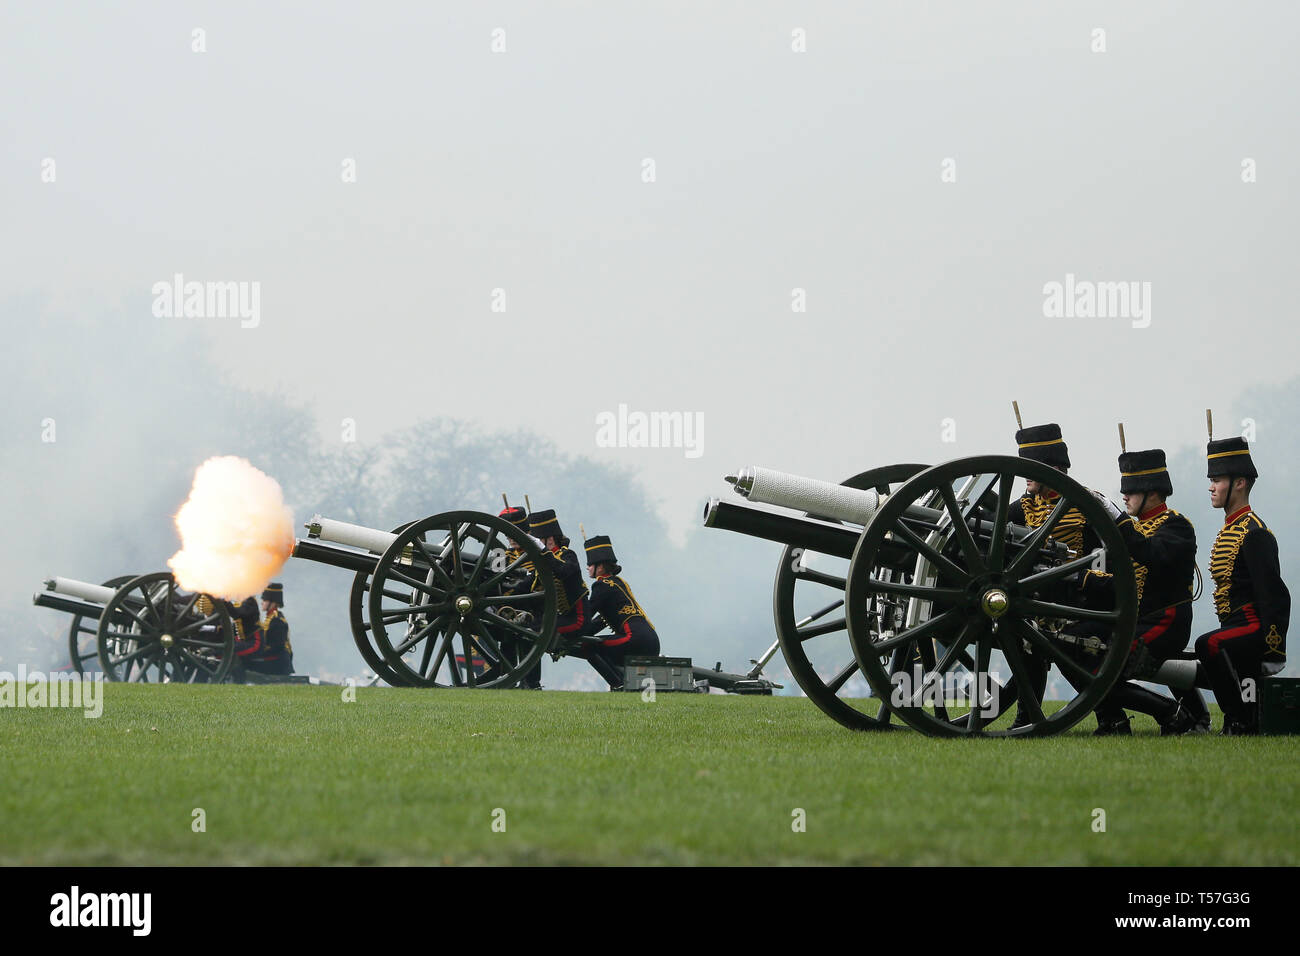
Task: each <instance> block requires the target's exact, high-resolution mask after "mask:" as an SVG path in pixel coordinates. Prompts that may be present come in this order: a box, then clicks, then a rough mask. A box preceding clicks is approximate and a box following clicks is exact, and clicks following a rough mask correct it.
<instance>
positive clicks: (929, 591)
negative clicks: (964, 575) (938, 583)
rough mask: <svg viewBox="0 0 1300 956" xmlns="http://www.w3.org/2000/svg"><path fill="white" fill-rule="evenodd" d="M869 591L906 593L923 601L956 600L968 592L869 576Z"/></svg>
mask: <svg viewBox="0 0 1300 956" xmlns="http://www.w3.org/2000/svg"><path fill="white" fill-rule="evenodd" d="M864 584H865V586H866V588H867V590H868V591H876V592H880V593H885V594H906V595H908V596H909V597H915V598H920V599H921V600H923V601H956V600H959V599H961V598H963V597H965V595H966V592H965V591H963V590H962V589H960V588H939V587H931V586H929V585H927V584H907V583H905V582H903V581H882V580H881V579H880V578H873V577H868V578H867V579H866V581H865V582H864Z"/></svg>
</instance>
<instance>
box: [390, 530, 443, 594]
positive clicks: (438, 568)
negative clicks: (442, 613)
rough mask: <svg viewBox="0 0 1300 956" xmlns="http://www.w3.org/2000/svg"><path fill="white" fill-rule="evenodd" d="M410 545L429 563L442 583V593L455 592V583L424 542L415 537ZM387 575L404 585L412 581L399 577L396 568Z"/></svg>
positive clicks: (427, 591)
mask: <svg viewBox="0 0 1300 956" xmlns="http://www.w3.org/2000/svg"><path fill="white" fill-rule="evenodd" d="M411 543H412V544H414V545H415V546H416V548H418V549H419V552H420V554H422V555H423V556H424V560H425V561H427V562H429V567H430V568H432V569H433V573H434V574H435V575H437V577H438V579H439V580H440V581H441V582H442V585H443V590H444V593H446V592H450V591H454V590H456V583H455V582H454V581H452V579H451V578H450V577H448V576H447V572H446V571H445V570H444V569H443V567H442V564H441V563H440V561H439V559H438V558H435V557H434V556H433V552H432V551H430V550H429V549H428V547H427V546H426V545H425V542H424V540H423V539H422V538H420V537H418V536H417V537H416V538H415V540H414V541H412V542H411ZM388 573H389V575H390V576H391V577H395V578H397V580H399V581H402V582H404V583H408V584H409V583H411V580H413V579H410V578H406V577H405V576H403V575H401V574H400V572H398V571H397V569H396V568H392V569H390V570H389V572H388ZM421 587H422V588H424V589H427V588H430V587H432V585H430V584H424V583H422V584H421ZM425 593H426V594H433V595H435V596H436V594H435V592H433V591H429V590H425Z"/></svg>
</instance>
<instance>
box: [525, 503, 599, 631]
mask: <svg viewBox="0 0 1300 956" xmlns="http://www.w3.org/2000/svg"><path fill="white" fill-rule="evenodd" d="M528 530H529V532H530V533H531V534H532V536H533V537H534V538H537V539H538V540H539V541H541V542H542V546H543V547H544V548H545V549H546V550H545V551H543V552H542V565H541V566H539V567H538V568H537V569H536V572H535V573H536V574H539V575H540V574H546V573H550V574H553V575H554V576H555V586H556V591H557V592H558V593H557V594H556V598H557V599H558V603H557V605H556V612H557V614H558V615H559V616H558V617H557V618H556V622H555V633H557V634H575V635H577V634H582V633H583V630H584V628H585V627H586V626H587V605H586V597H587V585H586V584H584V583H583V580H582V568H581V567H580V566H579V565H578V556H577V555H576V554H574V553H573V552H572V551H570V550H569V539H568V538H566V537H565V536H564V532H563V531H561V530H560V522H559V521H558V520H556V517H555V512H554V511H550V510H547V511H534V512H533V513H532V514H531V515H529V516H528Z"/></svg>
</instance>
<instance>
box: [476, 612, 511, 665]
mask: <svg viewBox="0 0 1300 956" xmlns="http://www.w3.org/2000/svg"><path fill="white" fill-rule="evenodd" d="M474 633H475V634H476V635H477V637H476V638H475V641H477V642H480V643H479V647H480V648H482V650H483V656H484V657H490V658H493V660H492V661H491V662H490V663H495V664H496V665H497V666H498V667H500V666H504V665H505V663H506V656H505V654H503V653H502V652H501V645H499V644H498V643H497V642H496V640H495V639H494V638H493V637H492V634H491V632H490V631H489V630H488V629H487V625H486V624H485V623H484V622H483V621H477V620H476V621H475V622H474Z"/></svg>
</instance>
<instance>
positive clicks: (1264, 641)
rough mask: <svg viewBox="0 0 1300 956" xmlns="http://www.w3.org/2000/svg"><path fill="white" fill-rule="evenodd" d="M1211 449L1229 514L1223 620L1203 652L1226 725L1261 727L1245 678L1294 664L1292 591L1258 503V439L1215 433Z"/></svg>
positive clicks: (1221, 555)
mask: <svg viewBox="0 0 1300 956" xmlns="http://www.w3.org/2000/svg"><path fill="white" fill-rule="evenodd" d="M1207 415H1208V413H1207ZM1206 455H1207V458H1208V465H1209V467H1208V469H1207V474H1208V477H1209V479H1210V504H1211V505H1213V506H1214V507H1215V508H1222V509H1223V513H1224V516H1225V517H1224V519H1223V527H1222V528H1220V529H1219V535H1218V537H1217V538H1215V539H1214V548H1213V550H1212V551H1211V552H1210V575H1211V577H1213V578H1214V610H1215V613H1216V614H1218V617H1219V627H1218V629H1217V630H1214V631H1210V632H1209V633H1208V634H1202V635H1201V636H1200V637H1198V638H1197V639H1196V657H1197V660H1199V661H1200V662H1201V666H1202V667H1204V668H1205V671H1206V673H1207V674H1208V675H1209V677H1210V686H1211V687H1213V688H1214V697H1215V699H1216V700H1217V701H1218V702H1219V707H1220V708H1221V709H1222V710H1223V731H1222V732H1223V733H1224V734H1228V735H1230V736H1236V735H1239V734H1257V733H1259V710H1258V705H1257V702H1256V700H1255V696H1256V695H1255V694H1254V693H1252V694H1250V695H1249V697H1250V699H1249V700H1247V699H1245V698H1243V695H1242V684H1243V682H1244V681H1251V682H1252V683H1253V684H1254V685H1256V689H1257V686H1258V683H1259V679H1260V678H1261V677H1263V676H1264V675H1267V674H1276V673H1277V672H1278V671H1280V670H1281V669H1282V668H1283V667H1285V666H1286V632H1287V625H1288V624H1289V623H1290V620H1291V593H1290V592H1289V591H1288V590H1287V587H1286V584H1284V583H1283V581H1282V571H1281V565H1280V563H1279V561H1278V554H1277V539H1276V538H1275V537H1274V536H1273V532H1272V531H1270V530H1269V528H1268V525H1266V524H1264V522H1263V521H1262V520H1261V519H1260V517H1259V516H1258V515H1257V514H1255V512H1253V511H1252V510H1251V508H1250V492H1251V489H1252V488H1253V487H1254V485H1255V479H1256V478H1258V477H1259V473H1258V472H1257V471H1256V470H1255V464H1254V462H1252V461H1251V460H1250V446H1249V445H1247V444H1246V441H1245V439H1242V438H1224V439H1221V440H1219V441H1214V440H1213V439H1211V441H1210V443H1209V444H1208V445H1207V446H1206Z"/></svg>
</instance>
